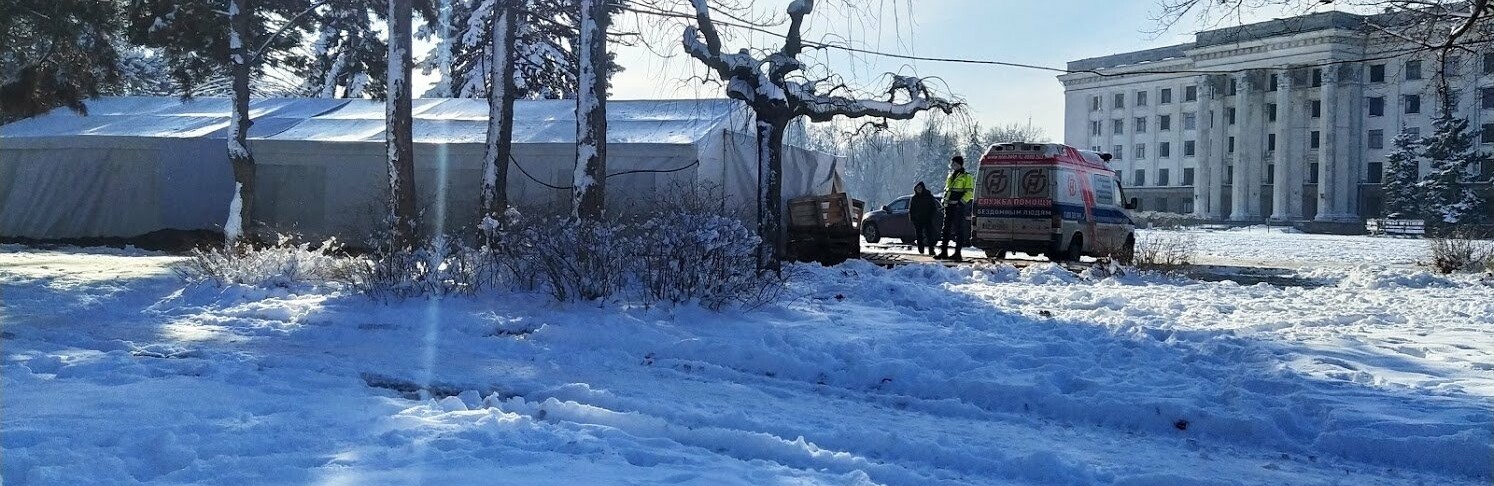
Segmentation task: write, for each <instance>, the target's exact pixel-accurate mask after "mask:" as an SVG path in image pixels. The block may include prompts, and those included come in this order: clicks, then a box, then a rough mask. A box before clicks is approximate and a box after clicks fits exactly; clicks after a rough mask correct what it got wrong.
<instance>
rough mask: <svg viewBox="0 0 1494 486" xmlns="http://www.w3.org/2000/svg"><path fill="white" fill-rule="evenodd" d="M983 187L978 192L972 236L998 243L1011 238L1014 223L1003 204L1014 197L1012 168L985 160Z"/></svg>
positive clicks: (982, 176)
mask: <svg viewBox="0 0 1494 486" xmlns="http://www.w3.org/2000/svg"><path fill="white" fill-rule="evenodd" d="M976 184H977V185H978V186H979V187H978V188H977V189H976V191H975V195H976V198H975V227H974V228H972V230H973V234H972V235H971V236H972V239H973V240H976V241H980V240H986V241H990V242H992V243H995V244H997V245H1000V244H1002V242H1004V241H1006V240H1008V239H1010V238H1011V235H1012V222H1011V219H1010V218H1007V217H1006V215H1005V214H1004V212H1003V210H1004V209H1005V208H1004V207H1003V204H1004V202H1005V201H1006V200H1008V199H1011V197H1012V190H1013V189H1012V168H1011V166H1008V165H993V164H989V163H987V162H985V161H982V163H981V166H980V178H979V179H976Z"/></svg>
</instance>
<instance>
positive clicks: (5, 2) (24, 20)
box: [0, 0, 123, 122]
mask: <svg viewBox="0 0 1494 486" xmlns="http://www.w3.org/2000/svg"><path fill="white" fill-rule="evenodd" d="M120 19H121V16H120V2H118V1H113V0H0V122H6V121H10V120H14V119H18V118H24V117H28V116H32V115H35V114H38V113H43V112H46V111H47V110H50V109H52V108H55V107H58V106H67V107H69V108H72V109H74V110H77V111H79V112H83V111H85V107H84V106H83V100H86V99H88V98H91V97H94V96H97V95H99V94H101V93H102V92H104V91H106V90H107V89H108V88H109V87H110V86H112V85H113V84H115V83H116V82H117V81H118V79H119V78H120V67H119V63H118V61H119V57H120V54H119V50H118V46H119V45H120V39H119V37H120V30H121V28H122V27H123V26H122V24H121V22H120Z"/></svg>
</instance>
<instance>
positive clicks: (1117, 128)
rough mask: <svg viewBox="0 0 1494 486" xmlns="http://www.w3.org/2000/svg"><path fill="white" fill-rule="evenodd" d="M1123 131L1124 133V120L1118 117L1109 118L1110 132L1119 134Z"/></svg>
mask: <svg viewBox="0 0 1494 486" xmlns="http://www.w3.org/2000/svg"><path fill="white" fill-rule="evenodd" d="M1123 133H1126V121H1125V120H1122V119H1119V118H1116V119H1114V120H1110V134H1111V135H1120V134H1123Z"/></svg>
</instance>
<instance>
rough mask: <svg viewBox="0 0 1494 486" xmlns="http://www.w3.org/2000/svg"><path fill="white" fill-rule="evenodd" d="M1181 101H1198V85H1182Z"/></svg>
mask: <svg viewBox="0 0 1494 486" xmlns="http://www.w3.org/2000/svg"><path fill="white" fill-rule="evenodd" d="M1183 101H1198V86H1197V85H1194V86H1184V87H1183Z"/></svg>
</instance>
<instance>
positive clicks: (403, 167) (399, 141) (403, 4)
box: [384, 0, 417, 248]
mask: <svg viewBox="0 0 1494 486" xmlns="http://www.w3.org/2000/svg"><path fill="white" fill-rule="evenodd" d="M410 1H411V0H389V96H388V98H387V99H386V100H385V102H384V112H385V115H386V120H385V123H386V124H385V128H386V129H387V130H386V131H385V136H384V140H385V147H386V148H387V149H388V151H389V226H390V228H389V229H390V237H391V238H392V239H393V241H392V242H391V243H393V244H394V246H395V247H396V248H411V247H414V246H415V244H416V238H417V234H416V230H415V229H416V228H415V225H416V222H415V141H414V135H413V133H412V124H413V120H412V119H411V107H410V105H411V92H410V81H409V80H410V74H411V73H410V70H411V66H410V43H411V40H410V15H411V9H410Z"/></svg>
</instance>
